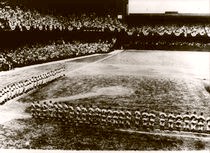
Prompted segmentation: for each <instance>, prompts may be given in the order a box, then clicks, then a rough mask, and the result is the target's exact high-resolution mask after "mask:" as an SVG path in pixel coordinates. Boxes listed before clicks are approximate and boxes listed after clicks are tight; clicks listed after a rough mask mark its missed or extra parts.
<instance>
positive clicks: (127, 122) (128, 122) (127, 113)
mask: <svg viewBox="0 0 210 153" xmlns="http://www.w3.org/2000/svg"><path fill="white" fill-rule="evenodd" d="M125 116H126V120H125V127H126V128H128V129H130V128H131V119H132V114H131V111H129V110H126V111H125Z"/></svg>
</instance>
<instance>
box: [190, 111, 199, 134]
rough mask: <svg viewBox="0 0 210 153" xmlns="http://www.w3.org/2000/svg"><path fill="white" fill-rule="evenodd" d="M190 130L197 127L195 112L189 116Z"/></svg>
mask: <svg viewBox="0 0 210 153" xmlns="http://www.w3.org/2000/svg"><path fill="white" fill-rule="evenodd" d="M190 121H191V124H190V130H191V132H195V131H196V128H197V124H198V116H197V114H196V112H194V113H193V114H192V115H191V116H190Z"/></svg>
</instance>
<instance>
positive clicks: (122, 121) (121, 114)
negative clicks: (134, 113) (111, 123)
mask: <svg viewBox="0 0 210 153" xmlns="http://www.w3.org/2000/svg"><path fill="white" fill-rule="evenodd" d="M124 125H125V112H124V109H122V108H121V109H120V111H119V127H120V128H124Z"/></svg>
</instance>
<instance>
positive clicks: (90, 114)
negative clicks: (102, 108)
mask: <svg viewBox="0 0 210 153" xmlns="http://www.w3.org/2000/svg"><path fill="white" fill-rule="evenodd" d="M93 113H94V109H93V107H92V105H90V106H89V109H88V120H89V125H90V126H93V121H94V120H93V115H94V114H93Z"/></svg>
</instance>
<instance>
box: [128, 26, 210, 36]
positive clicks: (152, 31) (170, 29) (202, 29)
mask: <svg viewBox="0 0 210 153" xmlns="http://www.w3.org/2000/svg"><path fill="white" fill-rule="evenodd" d="M127 33H128V35H133V34H136V35H139V36H140V35H144V36H148V35H158V36H163V35H175V36H184V37H188V36H190V37H196V36H208V37H210V25H207V24H206V25H204V24H193V25H189V24H183V25H182V24H179V25H178V24H171V25H170V24H166V25H164V24H163V25H139V26H131V27H130V28H128V30H127Z"/></svg>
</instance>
